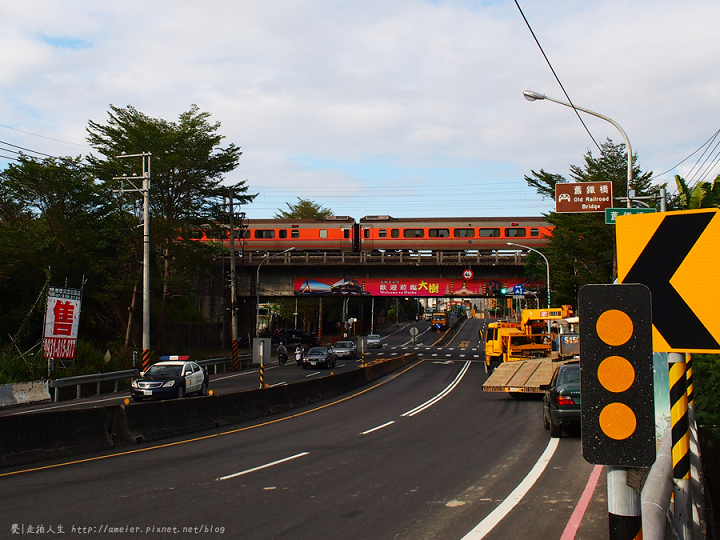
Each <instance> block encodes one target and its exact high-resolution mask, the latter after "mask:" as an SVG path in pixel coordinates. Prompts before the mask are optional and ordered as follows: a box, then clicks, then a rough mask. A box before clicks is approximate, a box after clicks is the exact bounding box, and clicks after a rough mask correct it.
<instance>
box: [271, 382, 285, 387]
mask: <svg viewBox="0 0 720 540" xmlns="http://www.w3.org/2000/svg"><path fill="white" fill-rule="evenodd" d="M286 384H287V381H282V382H279V383H275V384H271V385H270V386H269V387H268V388H273V387H274V386H284V385H286Z"/></svg>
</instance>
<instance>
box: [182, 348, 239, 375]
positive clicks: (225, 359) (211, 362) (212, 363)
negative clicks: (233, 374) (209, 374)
mask: <svg viewBox="0 0 720 540" xmlns="http://www.w3.org/2000/svg"><path fill="white" fill-rule="evenodd" d="M238 359H239V360H240V364H243V363H244V361H245V360H252V353H245V354H239V355H238ZM195 363H197V364H199V365H201V366H203V367H214V368H215V369H214V370H213V374H217V373H218V366H227V365H228V364H230V366H231V368H232V356H221V357H219V358H207V359H206V360H195Z"/></svg>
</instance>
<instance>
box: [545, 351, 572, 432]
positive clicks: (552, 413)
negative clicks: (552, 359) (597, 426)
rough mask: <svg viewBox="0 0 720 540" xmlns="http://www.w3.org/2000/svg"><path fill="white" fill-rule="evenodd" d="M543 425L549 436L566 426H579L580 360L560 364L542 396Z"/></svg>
mask: <svg viewBox="0 0 720 540" xmlns="http://www.w3.org/2000/svg"><path fill="white" fill-rule="evenodd" d="M543 427H544V428H545V429H549V430H550V436H551V437H560V435H561V433H562V430H563V429H566V428H579V427H580V362H578V361H577V360H575V361H572V362H567V363H565V364H563V365H562V366H560V367H559V368H558V369H557V371H556V372H555V374H554V375H553V378H552V379H551V381H550V387H549V388H548V390H547V392H545V396H544V397H543Z"/></svg>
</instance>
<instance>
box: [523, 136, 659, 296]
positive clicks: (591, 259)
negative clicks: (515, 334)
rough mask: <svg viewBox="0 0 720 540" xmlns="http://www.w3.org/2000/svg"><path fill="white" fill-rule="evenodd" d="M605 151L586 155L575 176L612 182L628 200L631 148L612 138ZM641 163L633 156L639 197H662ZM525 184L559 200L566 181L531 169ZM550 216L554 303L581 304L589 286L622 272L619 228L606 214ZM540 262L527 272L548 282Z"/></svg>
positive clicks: (573, 171)
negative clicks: (618, 252)
mask: <svg viewBox="0 0 720 540" xmlns="http://www.w3.org/2000/svg"><path fill="white" fill-rule="evenodd" d="M601 148H602V151H601V155H600V157H599V158H594V157H593V155H592V152H591V151H588V152H587V153H586V154H585V164H584V167H579V166H576V165H571V167H570V177H571V179H572V181H574V182H600V181H605V182H612V183H613V194H614V196H615V197H624V196H625V195H626V194H627V153H626V152H625V145H624V144H618V145H615V144H613V143H612V141H611V140H610V139H608V140H607V141H606V142H605V143H604V144H603V145H602V146H601ZM636 159H637V157H636V156H633V170H632V172H633V176H632V180H631V182H630V187H631V189H634V190H635V193H636V195H637V196H646V195H655V194H658V193H659V191H660V189H661V187H662V186H655V185H652V184H651V178H652V173H651V172H648V173H642V172H641V171H640V169H639V167H637V166H635V161H636ZM525 181H526V182H527V183H528V185H530V186H532V187H534V188H536V190H537V192H538V193H539V194H540V195H542V196H543V197H547V198H552V199H554V198H555V186H556V184H557V183H558V182H565V181H566V180H565V178H564V177H563V176H561V175H559V174H551V173H548V172H546V171H544V170H542V169H540V172H536V171H531V174H530V176H527V175H526V176H525ZM546 218H547V220H548V221H549V222H550V223H552V224H553V225H555V229H554V231H553V237H552V239H551V241H550V243H549V244H548V247H547V248H546V250H545V255H546V256H547V258H548V260H549V261H550V272H551V274H552V276H553V279H552V286H553V297H554V300H553V304H556V305H560V304H571V305H576V303H577V293H578V291H579V290H580V287H582V286H583V285H585V284H588V283H612V282H613V280H614V279H615V277H616V272H617V270H616V268H615V263H614V262H615V229H614V227H613V226H612V225H606V224H605V222H604V216H603V215H601V214H596V213H567V214H559V213H556V212H550V213H549V214H547V216H546ZM540 262H543V261H539V258H536V257H533V258H529V259H528V265H527V268H526V272H527V273H528V274H529V275H532V276H534V277H537V278H538V279H542V276H544V268H542V269H541V268H540V265H539V263H540ZM541 270H542V272H541Z"/></svg>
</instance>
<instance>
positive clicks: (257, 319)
mask: <svg viewBox="0 0 720 540" xmlns="http://www.w3.org/2000/svg"><path fill="white" fill-rule="evenodd" d="M294 249H295V246H293V247H290V248H287V249H286V250H284V251H279V252H278V253H273V254H272V255H267V256H266V257H265V258H264V259H263V260H262V261H260V264H258V267H257V275H256V276H255V290H256V293H257V301H256V304H255V308H256V315H255V337H259V335H258V334H259V333H260V267H261V266H262V265H263V263H265V262H267V261H269V260H270V259H272V258H274V257H279V256H280V255H282V254H284V253H287V252H288V251H293V250H294Z"/></svg>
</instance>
